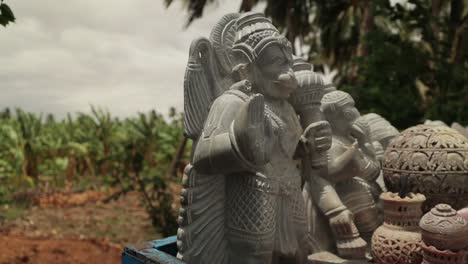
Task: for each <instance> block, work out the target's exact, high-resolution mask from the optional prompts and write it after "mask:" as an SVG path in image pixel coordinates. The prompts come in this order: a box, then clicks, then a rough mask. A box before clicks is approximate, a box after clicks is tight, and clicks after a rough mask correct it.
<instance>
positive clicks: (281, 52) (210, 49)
mask: <svg viewBox="0 0 468 264" xmlns="http://www.w3.org/2000/svg"><path fill="white" fill-rule="evenodd" d="M292 66H293V58H292V50H291V45H290V43H289V42H288V41H287V39H286V38H285V37H284V36H282V35H281V34H280V33H279V32H278V30H277V29H276V28H275V27H274V26H273V25H272V24H271V22H270V21H269V20H268V19H266V18H265V17H264V15H262V14H259V13H245V14H242V15H238V14H231V15H227V16H225V17H223V19H222V20H221V21H220V22H219V23H218V24H217V25H216V26H215V28H214V29H213V32H212V34H211V37H210V40H208V39H203V38H202V39H199V40H196V41H194V42H193V44H192V46H191V51H190V58H189V65H188V67H187V72H186V80H185V115H186V116H185V129H186V131H185V132H186V134H187V135H188V136H189V137H190V138H192V139H193V140H194V144H193V157H192V160H191V164H190V165H189V166H187V168H186V170H185V176H184V189H183V190H182V194H181V196H182V199H181V200H182V201H181V203H182V207H181V211H180V217H179V226H180V228H179V230H178V233H177V236H178V248H179V258H181V259H183V260H184V261H185V262H187V263H188V264H201V263H216V264H223V263H229V264H235V263H247V264H256V263H258V264H268V263H286V264H287V263H298V264H302V263H306V261H307V255H308V254H309V253H310V251H311V249H312V248H313V246H312V244H311V242H310V241H311V238H310V235H309V232H307V223H306V222H307V219H306V215H305V204H304V200H303V198H302V182H304V181H306V180H308V179H304V178H303V176H304V173H303V171H301V159H309V158H311V157H313V155H306V156H300V153H314V152H317V153H320V152H324V151H325V150H327V149H328V148H329V147H330V143H331V142H330V129H329V125H328V123H327V122H324V121H319V123H317V122H313V123H311V124H308V125H307V127H305V129H304V128H303V127H302V126H301V123H300V121H299V118H298V114H297V113H296V112H295V109H294V108H293V107H292V106H291V104H290V103H289V102H288V98H289V97H290V96H291V95H292V94H293V93H294V92H295V91H296V88H297V80H296V77H295V74H294V72H293V69H292ZM299 99H300V98H299ZM306 112H307V111H306ZM309 126H310V127H309ZM304 148H305V150H304ZM298 149H302V151H299V150H298ZM298 155H299V156H298Z"/></svg>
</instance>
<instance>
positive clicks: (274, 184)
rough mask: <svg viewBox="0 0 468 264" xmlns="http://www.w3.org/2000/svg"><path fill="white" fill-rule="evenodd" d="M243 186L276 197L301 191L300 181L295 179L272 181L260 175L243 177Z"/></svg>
mask: <svg viewBox="0 0 468 264" xmlns="http://www.w3.org/2000/svg"><path fill="white" fill-rule="evenodd" d="M241 184H243V185H246V186H248V187H250V188H253V189H255V190H258V191H261V192H265V193H269V194H274V195H285V196H290V195H291V194H292V193H294V192H295V191H300V188H299V186H300V180H298V179H294V178H282V179H271V178H265V177H262V176H258V175H255V176H254V175H246V176H243V177H241Z"/></svg>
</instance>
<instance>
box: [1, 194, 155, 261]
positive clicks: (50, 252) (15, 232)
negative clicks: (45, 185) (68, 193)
mask: <svg viewBox="0 0 468 264" xmlns="http://www.w3.org/2000/svg"><path fill="white" fill-rule="evenodd" d="M160 237H161V235H160V234H158V233H157V232H156V231H155V229H154V228H153V227H152V225H151V222H150V220H149V219H148V215H147V213H146V211H145V210H144V208H142V207H141V206H140V203H139V197H138V194H136V193H129V194H127V195H125V196H122V197H121V198H120V199H118V200H117V201H112V202H110V203H107V204H104V203H102V202H99V201H98V202H96V201H91V202H89V203H84V204H81V205H80V206H75V205H72V206H62V207H61V208H54V207H53V206H46V207H45V208H44V207H43V206H35V207H32V208H29V209H28V210H27V211H24V212H23V213H22V214H21V216H19V217H17V218H16V219H9V220H7V221H6V222H4V223H3V224H2V223H1V222H0V264H3V263H5V264H6V263H38V264H43V263H44V264H46V263H47V264H49V263H50V264H59V263H60V264H61V263H98V262H99V263H100V264H105V263H120V253H121V252H122V249H123V247H124V246H125V245H127V244H129V243H138V242H143V241H148V240H152V239H157V238H160Z"/></svg>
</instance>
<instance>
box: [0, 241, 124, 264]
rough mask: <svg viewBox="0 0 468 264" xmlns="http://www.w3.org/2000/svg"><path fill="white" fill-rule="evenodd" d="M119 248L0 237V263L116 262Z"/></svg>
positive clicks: (101, 243)
mask: <svg viewBox="0 0 468 264" xmlns="http://www.w3.org/2000/svg"><path fill="white" fill-rule="evenodd" d="M121 251H122V248H121V247H119V246H115V245H111V244H109V243H105V242H100V241H96V240H76V239H46V238H30V237H25V236H19V235H3V236H0V264H13V263H38V264H43V263H44V264H45V263H49V264H59V263H83V264H84V263H98V262H99V263H100V264H107V263H109V264H111V263H120V253H121Z"/></svg>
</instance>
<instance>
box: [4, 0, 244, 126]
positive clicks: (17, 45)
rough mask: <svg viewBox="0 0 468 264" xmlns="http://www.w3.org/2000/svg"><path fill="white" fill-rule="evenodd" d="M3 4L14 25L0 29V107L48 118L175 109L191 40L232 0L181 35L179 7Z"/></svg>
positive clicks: (155, 3)
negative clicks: (94, 110) (93, 109)
mask: <svg viewBox="0 0 468 264" xmlns="http://www.w3.org/2000/svg"><path fill="white" fill-rule="evenodd" d="M174 2H175V3H174V4H173V5H172V6H171V7H170V8H169V9H165V8H164V5H163V1H162V0H73V1H64V0H41V1H24V0H22V1H21V0H6V1H5V3H7V4H9V5H10V6H11V8H12V9H13V11H14V13H15V15H16V17H17V22H16V23H15V24H11V25H9V26H8V27H6V28H0V89H1V94H0V108H5V107H11V108H13V107H21V108H23V109H25V110H28V111H33V112H44V113H54V114H56V115H57V116H58V117H63V116H65V113H66V112H76V111H89V105H90V104H93V105H96V106H102V107H105V108H107V109H109V110H110V111H111V112H112V114H114V115H118V116H129V115H134V114H135V113H136V112H138V111H148V110H150V109H153V108H154V109H156V110H157V111H158V112H161V113H167V112H168V109H169V107H171V106H175V107H176V108H177V109H178V110H182V109H183V78H184V71H185V65H186V63H187V58H188V49H189V45H190V42H191V40H192V39H194V38H196V37H199V36H208V35H209V32H210V30H211V27H212V26H213V25H214V24H215V23H216V22H217V21H218V19H219V18H220V17H221V16H222V15H224V14H226V13H228V12H236V11H237V10H238V8H239V3H240V1H239V0H235V1H232V0H229V1H228V0H224V1H219V2H220V3H219V4H215V5H211V6H209V7H208V8H207V9H206V10H205V13H204V16H203V18H202V19H200V20H197V21H195V22H194V23H193V24H192V25H191V26H190V27H189V28H188V29H187V30H184V29H183V25H184V23H185V22H186V11H185V9H184V8H183V7H182V5H181V4H180V2H181V1H174Z"/></svg>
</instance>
